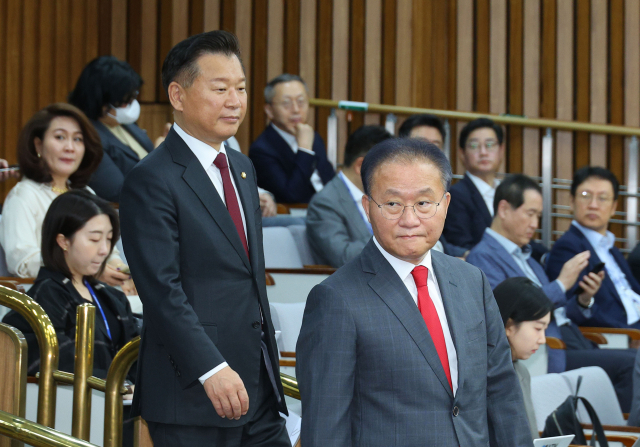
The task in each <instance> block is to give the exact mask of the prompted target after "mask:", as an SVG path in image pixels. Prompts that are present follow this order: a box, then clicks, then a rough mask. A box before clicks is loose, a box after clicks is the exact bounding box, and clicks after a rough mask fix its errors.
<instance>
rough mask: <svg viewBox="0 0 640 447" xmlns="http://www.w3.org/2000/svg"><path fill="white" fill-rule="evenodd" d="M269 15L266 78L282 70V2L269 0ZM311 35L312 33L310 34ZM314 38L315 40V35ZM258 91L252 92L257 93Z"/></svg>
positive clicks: (269, 78)
mask: <svg viewBox="0 0 640 447" xmlns="http://www.w3.org/2000/svg"><path fill="white" fill-rule="evenodd" d="M267 14H268V16H269V20H268V31H267V51H268V54H269V57H268V58H267V78H268V80H271V79H273V78H275V77H276V76H278V75H280V74H282V73H283V70H284V62H283V60H284V53H285V46H284V2H283V1H282V0H269V10H268V12H267ZM312 36H313V35H312ZM313 37H314V40H315V36H313ZM258 93H260V92H254V94H258Z"/></svg>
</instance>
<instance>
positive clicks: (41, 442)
mask: <svg viewBox="0 0 640 447" xmlns="http://www.w3.org/2000/svg"><path fill="white" fill-rule="evenodd" d="M0 435H3V436H7V437H9V438H12V439H16V440H18V441H21V442H24V443H27V444H29V445H32V446H34V447H96V445H95V444H91V443H89V442H87V441H83V440H82V439H77V438H74V437H72V436H69V435H65V434H64V433H60V432H59V431H56V430H54V429H52V428H49V427H46V426H44V425H41V424H37V423H35V422H31V421H28V420H26V419H24V418H21V417H18V416H15V415H13V414H11V413H7V412H5V411H0Z"/></svg>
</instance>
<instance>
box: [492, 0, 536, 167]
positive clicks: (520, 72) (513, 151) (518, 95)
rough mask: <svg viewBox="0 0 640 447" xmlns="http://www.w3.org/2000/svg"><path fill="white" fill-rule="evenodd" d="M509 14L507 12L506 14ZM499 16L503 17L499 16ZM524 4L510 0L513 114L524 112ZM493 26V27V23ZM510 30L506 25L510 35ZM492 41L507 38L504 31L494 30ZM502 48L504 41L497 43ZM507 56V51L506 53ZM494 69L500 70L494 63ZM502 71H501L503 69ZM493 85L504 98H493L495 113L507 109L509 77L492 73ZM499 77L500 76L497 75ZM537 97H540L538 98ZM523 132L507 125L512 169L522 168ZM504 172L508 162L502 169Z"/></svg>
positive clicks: (510, 83) (517, 0)
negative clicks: (495, 67)
mask: <svg viewBox="0 0 640 447" xmlns="http://www.w3.org/2000/svg"><path fill="white" fill-rule="evenodd" d="M505 15H506V14H505ZM495 18H496V19H497V20H501V19H502V17H499V16H496V17H495ZM524 27H525V23H524V5H523V4H522V2H521V1H519V0H511V1H510V2H509V66H508V69H509V108H508V113H510V114H512V115H522V114H523V113H524V98H523V97H524ZM492 28H493V27H492ZM506 33H507V30H506V29H504V34H505V35H506ZM491 39H492V41H494V40H498V39H501V41H502V42H505V36H503V35H502V33H501V34H499V35H496V36H494V35H493V31H492V37H491ZM497 46H498V48H501V47H502V45H497ZM504 58H505V60H506V54H505V55H504ZM492 71H496V69H494V68H493V65H492ZM499 73H500V74H501V72H499ZM492 78H494V79H493V80H492V83H491V87H492V94H491V96H492V97H493V96H494V94H493V92H494V91H500V93H501V95H502V97H503V98H502V99H501V100H500V101H497V100H493V99H492V102H491V113H504V112H505V110H504V107H505V104H504V102H505V101H504V100H505V99H506V96H507V94H506V91H503V90H502V86H503V85H506V81H505V80H503V79H502V76H497V75H496V74H492ZM495 78H497V79H495ZM536 99H537V98H536ZM522 136H523V129H522V128H521V127H519V126H509V127H508V128H507V142H506V158H507V163H508V171H509V172H519V171H522V168H523V166H522V165H523V163H522V155H523V154H522ZM501 171H502V172H504V163H503V167H502V169H501Z"/></svg>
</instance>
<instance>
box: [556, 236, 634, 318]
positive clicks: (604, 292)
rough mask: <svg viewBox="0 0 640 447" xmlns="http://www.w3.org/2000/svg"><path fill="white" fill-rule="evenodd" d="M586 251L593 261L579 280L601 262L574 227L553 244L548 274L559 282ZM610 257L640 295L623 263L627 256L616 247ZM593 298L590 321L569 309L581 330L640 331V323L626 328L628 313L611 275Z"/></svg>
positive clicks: (568, 312) (570, 291)
mask: <svg viewBox="0 0 640 447" xmlns="http://www.w3.org/2000/svg"><path fill="white" fill-rule="evenodd" d="M585 250H589V251H590V252H591V257H590V258H589V265H588V266H587V268H586V269H584V270H583V271H582V273H580V276H579V278H582V277H583V276H584V275H586V274H587V273H589V271H591V269H592V268H593V267H595V265H596V264H599V263H600V262H601V261H600V258H599V257H598V255H597V254H596V252H595V250H594V249H593V246H592V245H591V244H590V243H589V241H588V240H587V238H586V237H585V235H584V234H582V231H580V230H579V229H578V228H576V226H575V225H571V226H570V227H569V230H568V231H567V232H566V233H564V234H563V235H562V237H560V239H558V240H557V241H556V242H555V244H553V247H552V248H551V252H550V253H549V255H548V259H547V265H546V270H547V275H548V276H549V279H555V278H557V277H558V275H560V270H562V266H563V265H564V263H565V262H567V261H568V260H569V259H571V258H572V257H574V256H575V255H577V254H578V253H581V252H583V251H585ZM611 254H612V255H613V257H614V259H615V260H616V262H617V264H618V266H620V269H621V270H622V273H624V275H625V276H626V277H627V281H629V285H630V286H631V288H632V289H633V291H634V292H636V293H638V294H640V284H638V281H637V280H636V279H635V278H634V276H633V273H632V272H631V269H630V268H629V265H628V264H627V261H626V260H625V259H624V256H623V255H622V253H620V250H618V249H617V248H616V247H613V248H612V249H611ZM577 287H578V285H577V284H576V285H575V286H573V287H572V288H571V290H567V296H568V297H573V296H574V295H575V290H576V288H577ZM594 298H595V303H594V305H593V307H592V308H591V317H590V318H586V317H585V316H584V314H583V313H582V312H580V310H579V309H578V308H573V309H567V316H568V317H569V318H571V319H572V320H573V321H574V322H575V323H576V324H577V325H579V326H597V327H619V328H628V327H632V328H636V329H640V321H639V322H637V323H635V324H633V325H631V326H629V325H628V324H627V313H626V311H625V310H624V306H623V305H622V300H621V299H620V295H618V291H617V290H616V286H615V285H614V284H613V281H612V280H611V278H610V277H609V275H605V277H604V280H603V281H602V285H601V286H600V290H598V293H596V294H595V296H594Z"/></svg>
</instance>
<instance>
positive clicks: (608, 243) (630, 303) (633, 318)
mask: <svg viewBox="0 0 640 447" xmlns="http://www.w3.org/2000/svg"><path fill="white" fill-rule="evenodd" d="M571 225H574V226H575V227H576V228H577V229H578V230H580V231H581V232H582V234H584V237H586V238H587V240H588V241H589V243H590V244H591V246H592V247H593V249H594V250H595V251H596V254H597V255H598V257H599V258H600V261H602V262H604V268H605V270H606V271H607V275H609V278H611V281H613V285H614V286H615V287H616V291H617V292H618V295H620V300H622V305H623V306H624V310H625V312H626V313H627V324H629V325H631V324H634V323H636V322H637V321H638V320H640V295H638V294H637V293H636V292H634V291H633V289H632V288H631V285H630V284H629V281H627V277H626V275H625V274H624V273H623V272H622V269H621V268H620V266H619V265H618V262H617V261H616V258H614V257H613V255H612V254H611V251H610V250H611V249H612V248H613V244H614V243H615V242H616V237H615V236H614V234H613V233H612V232H611V231H607V233H606V234H605V235H602V234H600V233H598V232H597V231H595V230H592V229H590V228H587V227H584V226H582V225H580V224H579V223H578V222H577V221H575V220H574V221H572V222H571Z"/></svg>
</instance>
